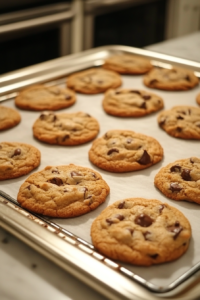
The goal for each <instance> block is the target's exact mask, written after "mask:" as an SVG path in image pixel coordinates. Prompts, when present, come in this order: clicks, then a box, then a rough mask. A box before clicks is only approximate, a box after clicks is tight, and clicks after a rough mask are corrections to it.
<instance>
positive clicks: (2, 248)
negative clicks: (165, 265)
mask: <svg viewBox="0 0 200 300" xmlns="http://www.w3.org/2000/svg"><path fill="white" fill-rule="evenodd" d="M146 49H149V50H152V51H156V52H161V53H165V54H170V55H174V56H179V57H182V58H187V59H190V60H195V61H199V62H200V51H199V49H200V32H196V33H194V34H191V35H189V36H184V37H181V38H177V39H173V40H169V41H166V42H163V43H159V44H155V45H151V46H149V47H146ZM0 264H1V272H0V299H1V300H13V299H14V300H24V299H26V300H32V299H40V300H47V299H48V300H51V299H59V300H62V299H63V300H64V299H65V300H68V299H73V300H83V299H87V300H93V299H95V300H99V299H101V300H104V299H106V298H105V297H104V296H102V295H100V294H99V293H97V292H96V291H94V290H93V289H91V288H90V287H88V286H86V285H85V284H84V283H82V282H80V281H79V280H77V279H76V278H74V277H73V276H72V275H70V274H69V273H67V272H65V271H64V270H62V269H61V268H59V267H58V266H56V265H55V264H54V263H52V262H51V261H49V260H48V259H46V258H45V257H43V256H42V255H40V254H39V253H37V252H36V251H34V250H33V249H31V248H30V247H28V246H27V245H25V244H24V243H22V242H21V241H20V240H18V239H17V238H15V237H14V236H12V235H11V234H10V233H8V232H6V231H4V230H3V229H2V228H0ZM199 299H200V298H199Z"/></svg>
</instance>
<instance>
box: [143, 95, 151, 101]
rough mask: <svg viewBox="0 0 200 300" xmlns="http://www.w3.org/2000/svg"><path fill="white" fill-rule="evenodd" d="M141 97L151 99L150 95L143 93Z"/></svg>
mask: <svg viewBox="0 0 200 300" xmlns="http://www.w3.org/2000/svg"><path fill="white" fill-rule="evenodd" d="M142 98H143V99H144V100H149V99H151V96H150V95H143V96H142Z"/></svg>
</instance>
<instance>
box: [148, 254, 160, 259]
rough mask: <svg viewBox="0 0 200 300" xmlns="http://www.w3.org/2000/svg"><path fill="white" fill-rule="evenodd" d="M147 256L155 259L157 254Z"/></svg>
mask: <svg viewBox="0 0 200 300" xmlns="http://www.w3.org/2000/svg"><path fill="white" fill-rule="evenodd" d="M149 256H150V257H151V258H153V259H156V258H157V257H158V256H159V255H158V254H157V253H155V254H149Z"/></svg>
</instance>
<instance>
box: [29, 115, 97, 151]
mask: <svg viewBox="0 0 200 300" xmlns="http://www.w3.org/2000/svg"><path fill="white" fill-rule="evenodd" d="M98 132H99V123H98V122H97V120H96V119H95V118H93V117H91V116H90V115H89V114H87V113H83V112H77V113H59V114H55V113H48V112H44V113H42V114H41V115H40V117H39V118H38V119H37V120H36V121H35V123H34V125H33V134H34V137H36V138H37V139H38V140H40V141H42V142H45V143H48V144H56V145H64V146H73V145H80V144H84V143H87V142H89V141H91V140H93V139H94V138H95V137H96V135H97V134H98Z"/></svg>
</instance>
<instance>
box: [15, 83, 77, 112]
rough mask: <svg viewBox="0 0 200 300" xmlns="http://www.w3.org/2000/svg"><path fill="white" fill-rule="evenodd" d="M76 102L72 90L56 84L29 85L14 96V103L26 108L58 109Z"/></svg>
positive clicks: (40, 109) (38, 109)
mask: <svg viewBox="0 0 200 300" xmlns="http://www.w3.org/2000/svg"><path fill="white" fill-rule="evenodd" d="M75 102H76V96H75V93H74V91H72V90H70V89H66V88H60V87H58V86H44V85H35V86H31V87H29V88H27V89H25V90H23V91H22V92H20V93H19V95H18V96H17V97H16V98H15V105H16V106H17V107H19V108H21V109H26V110H35V111H42V110H58V109H62V108H66V107H69V106H71V105H73V104H74V103H75Z"/></svg>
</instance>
